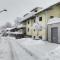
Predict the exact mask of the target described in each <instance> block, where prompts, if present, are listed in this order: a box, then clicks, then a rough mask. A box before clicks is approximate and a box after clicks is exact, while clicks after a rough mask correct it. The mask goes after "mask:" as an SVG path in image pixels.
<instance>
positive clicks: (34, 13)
mask: <svg viewBox="0 0 60 60" xmlns="http://www.w3.org/2000/svg"><path fill="white" fill-rule="evenodd" d="M57 4H60V2H57V3H54V4H53V5H51V6H48V7H46V8H43V9H40V10H39V11H37V12H30V13H29V14H28V15H27V16H25V17H23V18H22V19H21V20H20V22H22V21H25V20H26V19H28V18H30V17H32V16H35V15H36V14H38V13H39V12H43V11H45V10H47V9H49V8H50V7H52V6H54V5H57Z"/></svg>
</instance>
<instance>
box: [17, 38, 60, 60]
mask: <svg viewBox="0 0 60 60" xmlns="http://www.w3.org/2000/svg"><path fill="white" fill-rule="evenodd" d="M18 41H19V43H20V44H21V45H23V47H25V48H26V49H27V50H29V51H30V52H31V53H33V54H35V55H36V56H37V57H38V59H41V60H49V59H50V60H57V59H58V57H59V56H60V55H59V54H58V51H59V52H60V50H58V49H57V48H58V47H60V44H55V43H49V42H47V41H42V40H32V39H31V38H26V39H25V38H24V39H22V40H18ZM56 49H57V52H56V53H57V54H58V57H57V59H53V58H55V57H56V55H55V57H54V56H51V53H50V52H52V51H54V53H55V50H56ZM52 55H54V54H52ZM51 57H52V58H51ZM48 58H49V59H48ZM59 59H60V58H59Z"/></svg>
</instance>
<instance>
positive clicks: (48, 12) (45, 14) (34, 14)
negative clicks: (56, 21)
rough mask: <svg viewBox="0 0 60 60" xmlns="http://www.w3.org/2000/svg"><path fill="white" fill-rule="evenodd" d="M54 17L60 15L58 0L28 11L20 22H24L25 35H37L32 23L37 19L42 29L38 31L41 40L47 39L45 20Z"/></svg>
mask: <svg viewBox="0 0 60 60" xmlns="http://www.w3.org/2000/svg"><path fill="white" fill-rule="evenodd" d="M54 17H60V2H58V3H55V4H53V5H52V6H49V7H47V8H45V9H42V8H39V7H37V8H35V9H33V10H32V11H31V12H30V13H28V14H26V15H24V16H23V18H22V20H21V21H20V23H22V24H23V25H24V24H25V28H26V35H27V36H30V37H34V38H35V37H37V32H38V31H36V30H35V29H34V27H33V24H34V23H35V22H36V21H38V22H40V23H41V24H42V29H41V30H40V31H39V33H38V37H39V38H40V39H42V40H47V34H48V32H47V22H48V20H49V19H52V18H54Z"/></svg>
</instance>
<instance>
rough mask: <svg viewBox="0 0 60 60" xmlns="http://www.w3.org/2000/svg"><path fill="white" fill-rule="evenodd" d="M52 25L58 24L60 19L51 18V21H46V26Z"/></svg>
mask: <svg viewBox="0 0 60 60" xmlns="http://www.w3.org/2000/svg"><path fill="white" fill-rule="evenodd" d="M54 23H60V18H58V17H55V18H52V19H50V20H48V23H47V24H54Z"/></svg>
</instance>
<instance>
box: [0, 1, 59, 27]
mask: <svg viewBox="0 0 60 60" xmlns="http://www.w3.org/2000/svg"><path fill="white" fill-rule="evenodd" d="M57 1H59V0H0V10H2V9H7V10H8V11H7V12H3V13H0V26H1V25H4V24H5V23H6V22H11V23H13V22H14V20H15V19H16V17H20V16H23V15H24V14H25V13H27V12H29V11H30V10H31V9H33V8H34V7H37V6H41V7H46V6H48V5H50V4H53V3H54V2H57Z"/></svg>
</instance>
